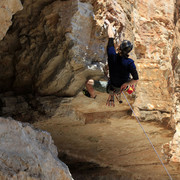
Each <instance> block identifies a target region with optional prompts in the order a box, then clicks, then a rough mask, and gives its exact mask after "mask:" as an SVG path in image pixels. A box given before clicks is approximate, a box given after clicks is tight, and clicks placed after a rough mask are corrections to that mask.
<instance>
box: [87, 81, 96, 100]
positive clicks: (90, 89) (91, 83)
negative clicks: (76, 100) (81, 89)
mask: <svg viewBox="0 0 180 180" xmlns="http://www.w3.org/2000/svg"><path fill="white" fill-rule="evenodd" d="M93 86H94V80H93V79H89V80H88V81H87V82H86V89H87V90H88V92H89V94H90V95H91V98H95V97H96V94H95V91H94V87H93Z"/></svg>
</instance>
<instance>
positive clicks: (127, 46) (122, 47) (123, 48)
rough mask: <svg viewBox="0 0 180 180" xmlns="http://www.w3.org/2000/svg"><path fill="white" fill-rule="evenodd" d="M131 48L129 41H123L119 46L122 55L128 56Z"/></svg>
mask: <svg viewBox="0 0 180 180" xmlns="http://www.w3.org/2000/svg"><path fill="white" fill-rule="evenodd" d="M132 48H133V45H132V44H131V42H130V41H128V40H124V41H123V42H122V43H121V45H120V50H121V52H122V53H123V54H128V53H129V52H130V51H131V50H132Z"/></svg>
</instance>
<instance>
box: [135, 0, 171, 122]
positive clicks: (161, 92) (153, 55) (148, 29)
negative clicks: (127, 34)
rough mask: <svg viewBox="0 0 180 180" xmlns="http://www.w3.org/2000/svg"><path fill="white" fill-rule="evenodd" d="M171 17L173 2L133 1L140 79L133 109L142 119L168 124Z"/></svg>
mask: <svg viewBox="0 0 180 180" xmlns="http://www.w3.org/2000/svg"><path fill="white" fill-rule="evenodd" d="M173 14H174V1H173V0H170V1H166V3H164V1H161V0H155V1H146V0H143V1H142V0H137V1H134V8H133V23H134V26H133V31H134V38H135V42H134V43H135V53H136V56H137V61H136V62H137V67H138V70H139V76H140V81H139V83H138V87H137V99H136V102H135V104H134V107H135V109H136V113H137V114H138V115H139V117H141V119H143V120H153V119H157V120H159V121H162V122H166V123H167V122H169V120H170V119H172V117H171V113H172V107H173V102H172V95H171V93H172V92H173V90H172V88H173V73H172V65H171V57H172V47H173V39H174V23H173V21H174V17H173ZM138 110H139V111H140V112H139V113H138Z"/></svg>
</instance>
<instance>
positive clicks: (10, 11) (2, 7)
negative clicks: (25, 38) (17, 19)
mask: <svg viewBox="0 0 180 180" xmlns="http://www.w3.org/2000/svg"><path fill="white" fill-rule="evenodd" d="M22 8H23V7H22V4H21V1H20V0H1V1H0V24H1V26H0V40H2V39H3V37H4V36H5V35H6V32H7V30H8V29H9V26H11V24H12V22H11V19H12V16H13V15H14V14H15V13H16V12H17V11H19V10H22Z"/></svg>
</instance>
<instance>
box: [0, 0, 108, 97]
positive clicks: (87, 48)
mask: <svg viewBox="0 0 180 180" xmlns="http://www.w3.org/2000/svg"><path fill="white" fill-rule="evenodd" d="M23 7H24V9H23V11H21V12H20V13H19V14H18V15H17V16H16V17H15V20H14V22H15V23H14V24H13V27H12V30H11V31H10V32H9V33H8V35H7V36H6V39H5V40H4V41H2V42H1V43H0V47H2V48H3V50H2V51H1V52H0V54H3V57H2V58H1V61H2V62H6V65H5V67H9V69H8V70H7V69H6V70H5V69H4V70H5V71H4V70H3V68H2V71H3V73H2V74H1V75H0V84H1V86H2V87H3V89H4V90H7V89H9V88H10V87H11V88H13V89H14V90H16V91H17V92H20V93H24V92H32V91H33V92H36V93H39V94H41V95H52V94H53V95H60V96H65V95H66V96H73V95H75V94H76V93H77V92H78V90H79V89H82V86H84V83H85V81H86V80H87V79H88V78H90V77H93V78H97V77H100V76H102V75H103V73H102V71H101V69H102V67H101V66H102V65H101V62H102V61H104V62H105V60H106V53H105V51H106V48H105V45H106V43H105V42H107V38H105V37H104V35H103V34H101V33H100V30H99V29H97V30H96V28H93V27H96V24H95V21H94V20H93V6H92V5H91V4H90V3H85V2H80V1H79V0H75V1H74V0H69V1H52V0H46V1H41V0H38V1H35V2H34V3H31V2H30V1H28V0H25V1H24V4H23ZM17 28H18V29H17ZM12 49H13V53H12V51H10V50H12ZM4 52H6V53H7V54H6V55H4V54H5V53H4ZM14 52H16V53H14ZM14 77H15V78H14ZM3 89H1V90H3Z"/></svg>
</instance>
